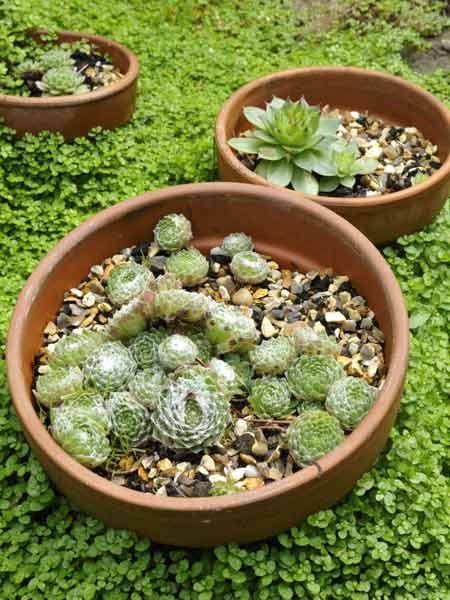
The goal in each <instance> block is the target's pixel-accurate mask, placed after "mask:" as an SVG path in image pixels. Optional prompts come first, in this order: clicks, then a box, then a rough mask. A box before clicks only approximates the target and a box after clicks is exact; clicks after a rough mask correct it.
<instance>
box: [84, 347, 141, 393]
mask: <svg viewBox="0 0 450 600" xmlns="http://www.w3.org/2000/svg"><path fill="white" fill-rule="evenodd" d="M136 368H137V365H136V362H135V360H134V358H133V357H132V355H131V352H130V351H129V350H128V348H126V347H125V346H124V345H123V344H122V343H121V342H106V343H105V344H103V346H100V347H99V348H97V349H96V350H95V351H94V352H93V353H92V354H91V355H90V356H89V358H88V359H87V361H86V364H85V365H84V378H85V380H86V383H87V384H88V385H91V386H93V387H94V388H96V389H98V390H100V391H103V390H107V391H116V390H120V389H123V388H124V387H125V386H126V384H127V383H128V381H129V379H130V378H131V377H132V376H133V374H134V372H135V371H136Z"/></svg>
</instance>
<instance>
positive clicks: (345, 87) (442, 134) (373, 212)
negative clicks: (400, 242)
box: [215, 67, 450, 244]
mask: <svg viewBox="0 0 450 600" xmlns="http://www.w3.org/2000/svg"><path fill="white" fill-rule="evenodd" d="M273 96H279V97H280V98H291V99H292V100H297V99H299V98H300V97H301V96H304V97H305V99H306V100H307V101H308V102H309V103H311V104H316V105H320V106H325V105H326V104H328V105H330V106H331V107H335V108H341V109H348V110H356V111H360V112H364V111H368V112H369V114H370V115H374V116H378V117H381V118H382V119H383V120H384V121H386V122H388V123H392V124H396V125H401V126H414V127H417V128H418V129H419V130H420V131H421V132H422V133H423V134H424V135H425V137H426V138H428V139H429V140H431V141H432V142H433V144H437V146H438V148H439V157H440V160H441V162H442V166H441V167H440V169H438V171H436V172H435V173H434V174H433V175H432V176H431V177H429V179H427V180H426V181H425V182H423V183H420V184H419V185H416V186H413V187H411V188H408V189H405V190H402V191H400V192H394V193H392V194H385V195H383V196H376V197H369V198H332V197H328V196H314V195H311V196H309V195H306V194H301V193H300V192H295V191H293V190H288V192H289V193H290V194H291V196H292V197H293V198H300V197H302V196H303V197H307V198H309V199H310V200H313V201H315V202H317V203H318V204H321V205H322V206H326V207H327V208H331V210H333V211H334V212H336V213H338V214H340V215H341V216H343V217H344V218H345V219H347V220H348V221H350V223H352V224H353V225H355V227H357V228H358V229H359V230H360V231H362V232H363V233H364V234H365V235H366V236H367V237H368V238H369V239H370V240H371V241H372V242H373V243H374V244H384V243H386V242H389V241H392V240H394V239H396V238H398V237H399V236H401V235H405V234H407V233H412V232H413V231H417V230H418V229H420V228H421V227H423V226H424V225H426V224H427V223H429V222H430V221H431V220H432V219H433V217H435V216H436V214H437V213H438V212H439V210H440V209H441V208H442V206H443V205H444V203H445V201H446V200H447V197H448V195H449V192H450V111H449V110H448V109H447V108H446V107H445V106H444V105H443V104H442V103H441V102H439V100H437V99H436V98H435V97H434V96H432V95H431V94H429V93H428V92H426V91H424V90H422V89H421V88H419V87H417V86H416V85H413V84H411V83H408V82H407V81H404V80H402V79H399V78H398V77H392V76H390V75H386V74H384V73H379V72H376V71H369V70H366V69H355V68H351V67H324V68H322V67H320V68H311V69H292V70H289V71H282V72H280V73H274V74H272V75H268V76H267V77H262V78H261V79H257V80H256V81H252V82H251V83H249V84H247V85H244V86H243V87H241V88H240V89H239V90H238V91H237V92H235V93H234V94H233V95H232V96H231V97H230V98H229V99H228V100H227V101H226V102H225V104H224V105H223V107H222V109H221V111H220V113H219V116H218V117H217V123H216V132H215V140H216V148H217V155H218V162H219V174H220V177H221V179H223V180H224V181H237V182H243V183H255V184H258V185H266V186H269V187H271V188H278V189H280V188H279V186H277V185H274V184H272V183H269V182H268V181H266V180H265V179H264V178H263V177H260V176H259V175H256V173H254V172H253V171H251V170H250V169H247V167H245V166H244V165H243V164H242V162H241V161H240V160H239V159H238V158H237V156H236V154H235V152H234V151H233V150H232V149H231V148H230V147H229V145H228V143H227V141H228V140H229V139H230V138H232V137H235V136H238V135H239V134H240V133H241V132H243V131H245V130H247V129H251V128H253V125H251V124H249V123H248V121H247V120H246V119H245V117H244V115H243V108H244V107H246V106H259V107H261V108H264V107H265V104H266V102H269V101H270V100H271V99H272V98H273Z"/></svg>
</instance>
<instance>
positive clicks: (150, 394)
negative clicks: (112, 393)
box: [129, 366, 168, 409]
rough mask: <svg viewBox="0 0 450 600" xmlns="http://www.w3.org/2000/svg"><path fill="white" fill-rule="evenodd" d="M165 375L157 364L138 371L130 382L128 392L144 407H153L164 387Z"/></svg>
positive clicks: (165, 384)
mask: <svg viewBox="0 0 450 600" xmlns="http://www.w3.org/2000/svg"><path fill="white" fill-rule="evenodd" d="M167 383H168V380H167V377H166V375H165V373H164V371H163V370H162V368H161V367H159V366H154V367H152V368H148V369H143V370H142V371H138V372H137V373H136V375H135V376H134V377H133V379H132V380H131V382H130V386H129V388H130V392H131V393H132V394H133V395H134V397H135V398H136V400H137V401H138V402H140V403H141V404H143V405H144V406H145V407H146V408H149V409H152V408H155V406H156V405H157V403H158V402H159V399H160V398H161V395H162V393H163V391H164V390H165V388H166V387H167Z"/></svg>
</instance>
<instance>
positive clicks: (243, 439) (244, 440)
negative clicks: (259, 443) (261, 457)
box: [236, 431, 255, 454]
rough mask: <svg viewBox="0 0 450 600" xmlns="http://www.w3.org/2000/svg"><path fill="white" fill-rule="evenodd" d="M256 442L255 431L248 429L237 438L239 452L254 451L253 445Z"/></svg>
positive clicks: (247, 452) (248, 452)
mask: <svg viewBox="0 0 450 600" xmlns="http://www.w3.org/2000/svg"><path fill="white" fill-rule="evenodd" d="M254 443H255V436H254V435H253V433H250V432H249V431H247V432H246V433H243V434H242V435H240V436H239V437H238V438H237V439H236V448H237V449H238V450H239V452H243V453H244V454H250V453H251V451H252V446H253V444H254Z"/></svg>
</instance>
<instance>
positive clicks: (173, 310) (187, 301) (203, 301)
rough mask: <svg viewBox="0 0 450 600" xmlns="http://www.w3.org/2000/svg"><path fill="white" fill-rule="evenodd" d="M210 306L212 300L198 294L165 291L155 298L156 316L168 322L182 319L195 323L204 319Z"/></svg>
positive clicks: (175, 290) (183, 291) (182, 291)
mask: <svg viewBox="0 0 450 600" xmlns="http://www.w3.org/2000/svg"><path fill="white" fill-rule="evenodd" d="M210 304H211V301H210V299H208V298H207V297H206V296H204V295H203V294H198V293H197V292H188V291H187V290H178V289H172V290H163V291H161V292H159V293H157V294H156V296H155V298H154V314H155V316H156V317H158V318H160V319H163V320H164V321H167V322H170V321H175V320H176V319H180V320H181V321H187V322H188V323H195V322H197V321H201V320H202V319H204V317H205V315H206V312H207V310H208V307H209V306H210Z"/></svg>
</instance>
